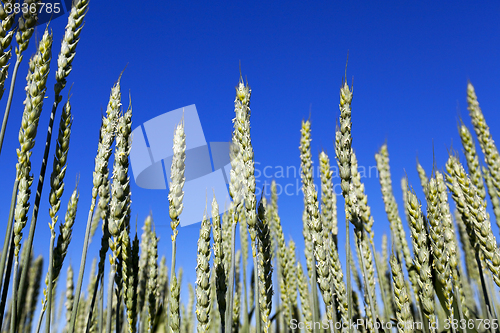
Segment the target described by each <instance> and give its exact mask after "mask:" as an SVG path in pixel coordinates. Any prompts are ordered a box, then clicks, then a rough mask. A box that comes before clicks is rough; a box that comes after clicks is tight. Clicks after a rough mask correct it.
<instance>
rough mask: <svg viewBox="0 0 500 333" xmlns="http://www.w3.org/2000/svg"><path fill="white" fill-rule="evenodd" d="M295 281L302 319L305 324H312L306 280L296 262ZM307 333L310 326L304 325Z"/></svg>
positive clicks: (298, 263) (299, 265)
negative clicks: (297, 286)
mask: <svg viewBox="0 0 500 333" xmlns="http://www.w3.org/2000/svg"><path fill="white" fill-rule="evenodd" d="M297 279H298V285H299V294H300V305H301V310H302V318H304V321H305V322H309V323H311V322H312V319H313V318H312V312H311V303H310V302H311V298H310V294H309V285H308V284H307V278H306V276H305V274H304V270H303V269H302V265H301V264H300V261H299V262H297ZM306 330H307V332H309V333H311V332H312V331H313V330H312V327H311V326H310V325H306Z"/></svg>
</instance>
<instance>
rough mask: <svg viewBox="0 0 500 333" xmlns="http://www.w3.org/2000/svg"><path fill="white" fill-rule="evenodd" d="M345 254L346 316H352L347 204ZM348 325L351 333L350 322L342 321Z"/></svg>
mask: <svg viewBox="0 0 500 333" xmlns="http://www.w3.org/2000/svg"><path fill="white" fill-rule="evenodd" d="M345 216H346V218H345V230H346V232H345V237H346V240H345V256H346V266H347V268H346V280H347V317H348V318H352V290H351V270H350V269H349V267H351V247H350V240H349V238H350V237H349V220H348V219H347V216H348V212H347V205H346V207H345ZM346 324H347V325H349V333H352V325H350V323H344V325H346Z"/></svg>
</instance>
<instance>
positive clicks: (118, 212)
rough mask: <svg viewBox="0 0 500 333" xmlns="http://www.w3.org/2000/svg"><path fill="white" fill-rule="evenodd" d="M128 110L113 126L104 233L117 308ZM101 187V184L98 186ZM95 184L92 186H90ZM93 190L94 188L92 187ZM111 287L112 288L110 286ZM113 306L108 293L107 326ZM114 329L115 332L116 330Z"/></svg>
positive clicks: (125, 225)
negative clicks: (114, 143) (107, 208)
mask: <svg viewBox="0 0 500 333" xmlns="http://www.w3.org/2000/svg"><path fill="white" fill-rule="evenodd" d="M131 127H132V107H131V106H129V108H128V109H127V112H125V114H123V116H121V117H120V118H119V119H118V122H117V125H116V147H115V154H114V158H115V160H114V164H113V182H112V184H111V201H110V203H109V217H110V218H109V220H108V230H109V234H110V236H111V237H110V238H109V248H110V250H111V254H110V256H109V262H110V264H111V269H110V275H109V279H110V281H109V283H110V284H111V283H112V282H113V280H116V287H117V291H118V292H117V297H118V303H117V304H118V306H120V304H121V302H120V301H119V300H120V296H121V291H122V286H123V279H125V280H126V279H127V276H126V274H127V270H126V266H125V270H121V269H120V268H121V267H123V260H122V256H121V252H122V239H123V234H124V232H128V229H129V223H130V203H131V200H130V195H131V192H130V179H129V177H128V166H129V162H128V156H129V154H130V147H131V133H132V129H131ZM101 184H102V183H101ZM94 185H95V184H94ZM94 189H95V187H94ZM124 274H125V276H124ZM111 288H113V287H112V286H111ZM112 304H113V293H111V294H108V309H109V310H108V311H110V312H109V313H108V322H107V325H108V327H110V325H111V318H110V314H111V308H112V306H113V305H112ZM118 312H119V308H118V309H117V324H118V323H119V318H120V317H119V315H118ZM117 329H119V328H118V327H117Z"/></svg>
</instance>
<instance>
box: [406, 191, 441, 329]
mask: <svg viewBox="0 0 500 333" xmlns="http://www.w3.org/2000/svg"><path fill="white" fill-rule="evenodd" d="M407 195H408V196H407V198H408V201H407V209H408V215H409V217H410V229H411V236H412V242H413V251H414V254H415V257H414V261H413V262H414V265H415V269H416V271H417V282H418V286H419V292H418V293H419V299H420V302H421V307H422V312H423V313H424V315H425V317H426V318H427V319H428V320H429V325H430V326H429V328H430V329H431V331H433V332H434V331H435V327H436V326H435V324H436V316H435V314H434V287H433V284H432V281H431V276H432V272H431V266H430V251H429V248H428V246H427V241H428V238H427V232H426V228H425V223H424V216H423V214H422V210H421V205H420V203H419V201H418V199H417V197H416V195H415V194H414V193H413V192H411V191H408V194H407Z"/></svg>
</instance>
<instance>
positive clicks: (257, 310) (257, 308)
mask: <svg viewBox="0 0 500 333" xmlns="http://www.w3.org/2000/svg"><path fill="white" fill-rule="evenodd" d="M252 243H253V249H252V252H253V267H254V269H253V275H254V279H255V292H254V298H255V307H254V311H255V327H256V329H257V330H256V332H257V333H261V332H262V331H261V328H260V326H261V325H260V306H259V304H260V303H259V267H258V266H257V243H256V242H252Z"/></svg>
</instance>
